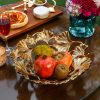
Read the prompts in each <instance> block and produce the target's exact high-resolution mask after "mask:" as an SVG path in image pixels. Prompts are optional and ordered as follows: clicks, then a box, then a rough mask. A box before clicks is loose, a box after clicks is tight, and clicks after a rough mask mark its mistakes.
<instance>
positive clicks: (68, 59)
mask: <svg viewBox="0 0 100 100" xmlns="http://www.w3.org/2000/svg"><path fill="white" fill-rule="evenodd" d="M58 63H59V64H65V65H67V67H68V68H69V67H70V66H71V64H72V56H71V54H70V53H69V52H67V51H66V52H65V55H64V57H62V58H61V60H60V61H59V62H58Z"/></svg>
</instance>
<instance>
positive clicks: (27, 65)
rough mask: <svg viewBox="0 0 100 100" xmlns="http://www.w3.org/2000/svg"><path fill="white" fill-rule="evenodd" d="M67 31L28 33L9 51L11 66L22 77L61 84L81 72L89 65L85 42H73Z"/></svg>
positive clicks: (43, 82)
mask: <svg viewBox="0 0 100 100" xmlns="http://www.w3.org/2000/svg"><path fill="white" fill-rule="evenodd" d="M68 36H69V35H68V32H63V33H61V34H57V35H56V34H54V33H53V32H51V31H49V30H43V31H40V32H37V33H35V34H33V35H32V36H29V35H28V36H27V37H26V39H22V40H21V41H19V42H18V43H17V45H16V48H13V49H12V50H11V54H10V57H11V58H12V62H13V66H14V67H15V70H16V72H18V73H20V74H21V75H22V76H24V77H25V79H29V80H30V81H32V82H35V83H41V84H55V85H57V84H63V83H67V82H68V81H70V80H74V79H75V78H77V77H78V76H79V75H81V74H82V73H83V72H84V71H85V70H86V69H88V68H89V66H90V64H91V58H90V56H89V53H88V54H86V49H87V47H88V46H87V45H85V44H83V43H82V42H79V41H72V40H70V38H69V37H68Z"/></svg>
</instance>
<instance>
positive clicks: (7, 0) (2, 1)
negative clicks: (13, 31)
mask: <svg viewBox="0 0 100 100" xmlns="http://www.w3.org/2000/svg"><path fill="white" fill-rule="evenodd" d="M18 1H22V0H0V6H2V5H6V4H11V3H16V2H18ZM48 2H49V3H51V4H52V0H48ZM56 2H57V5H59V6H63V7H65V4H66V0H56ZM96 24H97V25H99V26H100V16H98V17H97V20H96Z"/></svg>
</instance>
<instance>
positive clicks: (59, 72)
mask: <svg viewBox="0 0 100 100" xmlns="http://www.w3.org/2000/svg"><path fill="white" fill-rule="evenodd" d="M33 52H34V55H35V58H36V60H35V62H34V66H33V69H34V70H35V73H36V74H37V75H39V77H41V78H50V77H55V78H56V79H58V80H62V79H65V78H66V77H67V76H68V74H69V68H70V67H71V64H72V56H71V54H70V53H69V52H68V51H66V52H59V53H55V52H53V49H52V48H51V47H50V46H49V45H38V46H36V47H35V48H34V50H33Z"/></svg>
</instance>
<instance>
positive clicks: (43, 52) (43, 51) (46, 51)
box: [34, 45, 53, 56]
mask: <svg viewBox="0 0 100 100" xmlns="http://www.w3.org/2000/svg"><path fill="white" fill-rule="evenodd" d="M34 54H35V56H39V55H40V56H52V54H53V49H52V48H51V47H49V46H48V45H38V46H36V47H35V48H34Z"/></svg>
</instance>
